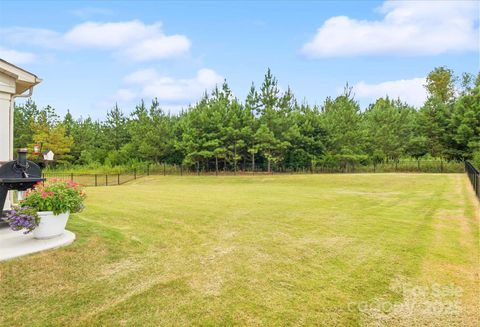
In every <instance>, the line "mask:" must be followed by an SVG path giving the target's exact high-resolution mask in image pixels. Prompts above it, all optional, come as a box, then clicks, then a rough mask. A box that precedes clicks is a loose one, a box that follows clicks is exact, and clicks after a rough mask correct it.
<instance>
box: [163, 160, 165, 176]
mask: <svg viewBox="0 0 480 327" xmlns="http://www.w3.org/2000/svg"><path fill="white" fill-rule="evenodd" d="M165 165H166V164H165V161H164V162H163V176H165V175H166V171H165V168H166V167H165Z"/></svg>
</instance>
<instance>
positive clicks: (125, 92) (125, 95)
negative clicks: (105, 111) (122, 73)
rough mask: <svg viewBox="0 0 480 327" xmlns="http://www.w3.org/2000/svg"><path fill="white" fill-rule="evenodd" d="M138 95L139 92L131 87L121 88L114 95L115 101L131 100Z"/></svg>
mask: <svg viewBox="0 0 480 327" xmlns="http://www.w3.org/2000/svg"><path fill="white" fill-rule="evenodd" d="M136 97H137V94H136V93H135V92H133V91H132V90H129V89H119V90H117V92H115V95H114V96H113V99H114V101H118V102H121V103H124V102H130V101H132V100H133V99H135V98H136Z"/></svg>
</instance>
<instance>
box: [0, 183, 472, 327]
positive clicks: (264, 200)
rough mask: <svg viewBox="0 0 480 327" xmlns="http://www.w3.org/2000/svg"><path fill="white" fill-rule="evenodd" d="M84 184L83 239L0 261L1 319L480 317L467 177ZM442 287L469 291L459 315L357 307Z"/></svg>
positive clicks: (224, 321)
mask: <svg viewBox="0 0 480 327" xmlns="http://www.w3.org/2000/svg"><path fill="white" fill-rule="evenodd" d="M87 191H88V194H89V198H88V201H87V208H86V210H85V211H84V212H82V213H80V214H76V215H74V216H73V217H72V219H71V220H70V222H69V225H68V228H69V229H70V230H72V231H74V232H75V233H76V234H77V241H76V242H75V243H74V244H72V245H71V246H69V247H66V248H61V249H57V250H52V251H47V252H43V253H40V254H35V255H31V256H28V257H24V258H18V259H15V260H11V261H7V262H2V263H0V325H2V326H22V325H24V326H53V325H68V326H117V325H127V326H167V325H208V326H213V325H215V326H229V325H269V326H279V325H328V326H333V325H353V326H355V325H401V324H402V323H403V325H404V326H407V325H416V324H418V323H422V322H436V323H437V325H442V324H443V325H446V326H447V325H448V326H451V325H455V324H456V325H472V326H473V325H475V324H476V322H478V311H477V310H478V296H479V284H478V272H479V261H478V260H479V234H478V228H479V217H478V210H479V209H478V202H477V200H476V199H475V198H474V196H473V193H472V191H471V188H470V186H469V185H468V183H467V179H466V177H465V176H464V175H462V174H449V175H440V174H425V175H421V174H411V175H409V174H355V175H348V174H341V175H294V176H292V175H291V176H272V177H270V176H266V177H265V176H254V177H248V176H242V177H173V176H171V177H168V176H167V177H148V178H142V179H139V180H137V181H135V182H134V183H130V184H126V185H122V186H112V187H108V188H107V187H98V188H89V189H88V190H87ZM399 281H400V283H401V284H402V286H404V289H407V292H403V293H402V292H401V291H399V290H398V288H392V284H393V285H394V284H395V282H396V283H397V284H398V283H399ZM439 285H440V286H441V287H447V286H453V285H454V286H455V287H457V288H459V289H461V290H462V293H461V294H460V295H459V298H458V299H457V298H455V299H457V300H459V303H460V306H461V311H458V310H457V311H455V312H453V313H443V312H440V313H438V312H437V313H434V314H431V315H426V314H425V313H424V312H422V311H419V310H414V311H413V312H406V311H405V310H404V309H402V308H404V306H403V307H402V306H397V307H396V309H395V310H393V311H388V310H387V311H386V312H384V313H382V312H376V311H375V310H367V311H365V310H360V309H359V308H361V307H360V306H359V305H361V304H362V303H363V304H365V303H367V304H372V303H376V302H378V301H384V302H388V303H392V304H397V305H398V304H412V303H413V304H415V305H417V307H421V306H422V305H428V304H429V303H438V302H429V301H430V300H432V297H433V300H439V301H440V302H441V303H443V304H444V303H447V304H448V303H449V302H448V301H449V300H451V298H449V297H448V296H447V295H445V294H440V297H438V294H437V295H435V294H430V293H428V294H426V295H423V296H416V295H415V294H413V295H412V292H408V290H411V289H412V287H420V288H421V287H432V288H434V287H437V288H438V286H439ZM435 296H436V297H435ZM442 301H443V302H442Z"/></svg>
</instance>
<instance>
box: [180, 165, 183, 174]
mask: <svg viewBox="0 0 480 327" xmlns="http://www.w3.org/2000/svg"><path fill="white" fill-rule="evenodd" d="M180 176H183V165H180Z"/></svg>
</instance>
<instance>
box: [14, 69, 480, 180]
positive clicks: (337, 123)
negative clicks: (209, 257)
mask: <svg viewBox="0 0 480 327" xmlns="http://www.w3.org/2000/svg"><path fill="white" fill-rule="evenodd" d="M425 88H426V89H427V92H428V99H427V100H426V101H425V103H424V105H423V106H422V107H420V108H413V107H411V106H409V105H408V104H406V103H403V102H401V101H400V100H398V99H390V98H388V97H384V98H379V99H377V100H376V101H375V102H374V103H373V104H371V105H369V106H368V108H366V109H365V110H361V108H360V106H359V104H358V102H357V101H356V100H355V99H354V94H353V93H352V89H351V88H349V87H348V85H347V86H346V87H345V90H344V92H343V94H342V95H340V96H337V97H335V98H330V97H329V98H327V99H326V100H325V102H324V103H323V105H322V106H311V105H309V104H307V103H305V102H299V101H298V100H297V99H296V98H295V96H294V94H293V92H292V91H291V90H290V88H288V89H287V90H286V91H281V90H280V88H279V86H278V82H277V79H276V78H275V77H274V76H273V75H272V73H271V72H270V70H268V71H267V73H266V75H265V78H264V81H263V83H262V85H261V86H260V87H259V88H258V89H257V88H256V87H255V86H254V85H253V84H252V86H251V88H250V90H249V93H248V95H247V97H246V99H245V100H244V101H243V102H242V101H241V100H239V99H238V98H236V97H235V96H233V93H232V91H231V89H230V88H229V86H228V84H227V82H224V83H223V85H221V86H218V87H216V88H215V89H214V90H213V91H212V92H211V93H210V94H207V93H206V94H205V95H204V96H203V97H202V99H201V100H200V101H198V102H197V103H196V104H195V105H191V106H190V107H189V108H187V109H186V110H184V111H182V112H180V113H179V114H177V115H171V114H169V113H166V112H165V111H164V110H162V108H161V107H160V105H159V103H158V101H157V100H153V101H152V103H151V104H148V105H146V104H145V103H144V102H143V101H141V102H140V104H138V105H137V106H136V108H135V109H134V110H133V111H132V112H131V114H130V115H126V114H125V113H124V112H123V111H122V110H121V109H120V108H119V107H118V106H115V107H114V108H113V109H112V110H110V111H109V112H108V114H107V118H106V120H105V121H94V120H92V119H91V118H80V119H74V118H73V117H72V115H71V114H70V113H67V114H66V115H65V117H64V118H63V119H61V118H60V117H59V116H58V115H57V114H56V113H55V110H54V109H53V108H51V107H49V106H48V107H46V108H43V109H39V108H37V106H36V105H35V103H34V102H32V101H28V102H26V103H25V104H24V105H21V106H17V107H16V108H15V146H16V147H25V146H28V147H30V148H31V147H33V144H34V143H37V142H42V144H43V145H44V147H47V148H49V149H51V150H53V151H54V152H55V153H56V154H57V157H56V158H57V159H58V160H57V164H60V165H68V164H82V165H86V164H102V165H110V166H115V165H125V164H131V163H132V162H155V163H160V162H165V163H168V164H182V165H185V166H188V167H190V168H191V169H196V170H207V171H220V170H228V171H238V170H252V169H253V170H265V171H271V170H272V169H276V170H292V169H298V168H302V169H312V168H314V167H316V166H317V165H320V164H321V165H323V166H335V167H348V166H350V167H352V166H353V167H354V166H355V165H362V164H370V163H373V164H378V163H381V162H387V161H393V162H395V161H398V160H399V159H401V158H414V159H417V160H420V159H421V158H424V157H426V156H431V157H435V158H442V159H445V160H463V159H473V160H479V161H480V75H477V77H476V78H474V77H473V76H472V75H470V74H463V76H462V77H461V79H459V78H458V77H456V76H455V75H454V73H453V71H451V70H450V69H448V68H445V67H439V68H435V69H434V70H433V71H432V72H431V73H430V74H429V75H428V77H427V80H426V85H425ZM479 164H480V162H479Z"/></svg>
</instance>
